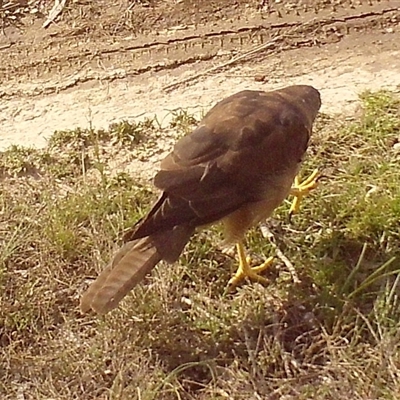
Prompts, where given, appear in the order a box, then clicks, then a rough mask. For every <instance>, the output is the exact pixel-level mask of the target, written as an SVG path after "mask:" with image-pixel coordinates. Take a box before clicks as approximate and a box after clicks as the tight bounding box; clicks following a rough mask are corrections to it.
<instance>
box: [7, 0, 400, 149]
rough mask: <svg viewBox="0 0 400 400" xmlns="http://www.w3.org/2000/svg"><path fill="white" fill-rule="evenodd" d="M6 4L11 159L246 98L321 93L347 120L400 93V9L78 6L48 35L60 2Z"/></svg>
mask: <svg viewBox="0 0 400 400" xmlns="http://www.w3.org/2000/svg"><path fill="white" fill-rule="evenodd" d="M110 3H112V5H110ZM1 4H3V6H0V24H1V25H0V27H2V28H3V29H2V31H3V32H2V33H0V59H1V62H0V111H1V112H0V149H4V148H6V147H8V146H9V145H11V144H20V145H31V146H44V145H45V143H46V138H48V137H49V136H50V135H51V134H52V133H53V132H54V131H55V130H62V129H69V128H74V127H77V126H80V127H87V126H89V125H91V126H93V127H96V128H97V127H107V126H108V125H109V124H110V123H112V122H116V121H119V120H122V119H129V120H131V119H137V118H138V119H142V118H143V117H144V116H157V119H158V120H159V121H160V122H161V123H162V124H165V123H167V122H168V119H169V117H170V116H171V111H172V110H176V109H180V108H184V109H188V110H189V111H190V112H193V113H200V112H202V111H204V110H205V109H207V108H209V107H210V106H211V105H212V104H214V103H215V102H216V101H217V100H219V99H221V98H223V97H224V96H226V95H228V94H231V93H233V92H236V91H239V90H242V89H245V88H247V89H248V88H251V89H271V88H277V87H281V86H285V85H288V84H292V83H305V84H312V85H314V86H315V87H317V88H318V89H319V90H320V91H321V93H322V97H323V109H322V111H323V112H329V113H341V115H350V114H351V113H353V111H354V108H355V107H357V96H358V94H359V93H360V92H362V91H364V90H366V89H372V90H375V89H380V88H388V89H392V90H399V88H400V86H399V85H400V3H399V1H398V0H394V1H391V0H380V1H377V0H362V1H353V0H331V1H324V0H296V1H283V0H275V1H266V0H264V1H262V0H258V1H255V0H249V1H239V0H237V1H228V0H218V1H209V0H201V1H194V0H159V1H157V0H134V1H122V0H120V1H116V2H108V1H98V2H91V1H86V0H76V1H71V2H68V3H67V5H66V7H65V8H64V10H63V12H62V14H61V16H60V17H58V18H57V19H56V20H55V21H54V22H53V23H52V24H51V25H50V26H49V27H48V28H47V29H44V28H42V24H43V22H44V21H45V19H46V18H47V15H48V13H49V11H50V9H51V8H52V6H53V2H50V1H43V0H42V1H33V2H32V1H30V2H26V1H24V2H22V1H10V2H8V3H7V4H6V5H4V3H3V2H2V3H1ZM6 6H7V7H8V8H7V7H6ZM2 7H3V8H2ZM160 145H162V144H161V143H160Z"/></svg>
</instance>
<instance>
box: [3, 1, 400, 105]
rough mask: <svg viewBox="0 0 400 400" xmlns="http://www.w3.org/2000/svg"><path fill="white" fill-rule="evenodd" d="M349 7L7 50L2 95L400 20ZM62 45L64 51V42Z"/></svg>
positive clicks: (398, 14) (304, 42) (302, 42)
mask: <svg viewBox="0 0 400 400" xmlns="http://www.w3.org/2000/svg"><path fill="white" fill-rule="evenodd" d="M351 11H352V13H351V14H350V15H340V13H338V15H337V16H333V17H329V16H328V17H324V16H320V17H315V16H312V18H311V16H308V19H305V17H303V18H302V21H299V20H297V21H291V22H288V21H283V22H280V23H275V24H269V25H265V24H264V25H262V24H257V25H250V26H242V27H236V28H234V29H233V28H231V29H222V30H214V31H207V30H206V28H201V29H200V28H199V29H198V30H197V31H196V32H192V33H190V34H182V32H178V33H177V34H175V35H174V36H173V37H170V38H165V39H161V40H160V39H157V40H150V41H147V42H141V40H136V41H134V42H133V43H132V44H130V43H129V42H128V44H127V43H122V42H121V41H119V42H117V43H115V44H112V45H110V44H109V43H105V44H103V45H96V46H93V44H92V43H90V44H88V45H86V46H85V45H84V44H83V45H82V46H78V47H76V46H75V47H76V48H75V49H74V48H73V47H72V46H71V49H70V51H68V52H66V51H63V52H61V51H59V52H56V51H55V49H54V48H53V47H52V46H50V50H52V51H53V54H48V55H47V57H39V58H37V57H36V58H35V57H31V56H30V53H29V51H28V50H27V49H26V54H25V56H24V57H21V54H20V53H19V52H18V51H16V52H12V51H9V52H7V53H4V54H3V55H4V57H3V63H2V66H0V81H2V82H3V85H2V87H0V98H1V97H3V98H11V97H13V96H22V95H40V94H50V93H54V92H59V91H61V90H65V89H68V88H71V87H73V86H75V85H79V84H82V83H85V82H88V81H91V80H103V81H104V80H115V79H121V78H126V77H129V76H133V75H140V74H143V73H146V72H148V71H153V72H158V71H162V70H169V69H175V68H177V67H179V66H181V65H183V64H193V63H198V62H199V61H208V60H212V59H215V60H219V61H223V60H226V59H229V58H230V57H232V55H234V54H238V53H245V52H246V51H249V50H250V49H252V48H253V47H254V46H257V45H262V44H263V43H267V44H268V43H269V42H270V41H271V40H272V41H273V45H271V46H266V47H265V48H264V49H263V50H264V52H266V51H268V52H280V51H285V50H288V49H292V48H296V47H308V46H313V45H324V44H328V43H332V42H336V41H340V40H341V39H342V38H343V37H345V36H346V35H351V34H352V33H360V32H365V33H368V32H370V31H372V30H374V29H384V28H386V29H388V28H390V27H391V26H393V25H397V24H398V21H399V20H400V7H387V6H386V5H384V4H383V3H377V4H376V5H375V6H370V7H368V11H365V12H361V13H360V12H359V10H357V9H355V10H351ZM271 44H272V43H271ZM56 47H57V46H56ZM58 47H59V49H61V45H60V46H58ZM117 65H118V68H116V66H117ZM49 77H51V78H52V79H48V78H49ZM26 79H28V80H30V81H32V80H33V81H38V80H40V81H41V82H40V83H41V84H40V85H39V84H36V85H32V86H33V87H32V88H30V89H27V88H26V86H25V85H23V87H22V88H21V87H19V85H16V81H21V80H22V81H24V80H26ZM49 80H50V82H49ZM7 81H8V82H9V84H8V85H7V84H6V82H7ZM46 81H47V82H46Z"/></svg>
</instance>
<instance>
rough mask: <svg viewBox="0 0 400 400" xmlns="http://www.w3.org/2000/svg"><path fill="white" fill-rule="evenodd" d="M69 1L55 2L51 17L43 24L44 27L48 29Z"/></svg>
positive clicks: (59, 0)
mask: <svg viewBox="0 0 400 400" xmlns="http://www.w3.org/2000/svg"><path fill="white" fill-rule="evenodd" d="M66 3H67V0H55V2H54V6H53V8H52V9H51V11H50V14H49V16H48V17H47V19H46V21H45V22H44V23H43V25H42V27H43V28H45V29H46V28H47V27H48V26H49V25H50V24H51V23H52V22H53V21H54V20H55V19H56V18H57V17H58V16H59V15H60V14H61V12H62V10H63V9H64V7H65V4H66Z"/></svg>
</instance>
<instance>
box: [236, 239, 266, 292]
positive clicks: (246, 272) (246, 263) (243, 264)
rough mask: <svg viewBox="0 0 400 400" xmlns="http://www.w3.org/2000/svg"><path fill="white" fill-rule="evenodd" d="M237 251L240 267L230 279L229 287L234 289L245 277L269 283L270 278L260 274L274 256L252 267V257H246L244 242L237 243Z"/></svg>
mask: <svg viewBox="0 0 400 400" xmlns="http://www.w3.org/2000/svg"><path fill="white" fill-rule="evenodd" d="M237 251H238V256H239V267H238V269H237V271H236V273H235V275H234V276H233V277H232V278H231V279H230V280H229V282H228V288H229V289H233V288H234V287H236V286H237V285H238V284H239V283H240V282H241V281H242V280H243V279H245V278H249V279H251V280H253V281H256V282H259V283H262V284H268V283H269V281H268V279H267V278H264V277H262V276H260V275H259V274H260V273H261V272H263V271H265V270H266V269H267V268H268V267H269V266H270V265H271V264H272V261H273V259H274V258H273V257H269V258H268V259H267V260H266V261H264V262H263V263H262V264H260V265H257V266H256V267H250V262H251V259H250V257H246V254H245V250H244V247H243V244H242V243H238V244H237Z"/></svg>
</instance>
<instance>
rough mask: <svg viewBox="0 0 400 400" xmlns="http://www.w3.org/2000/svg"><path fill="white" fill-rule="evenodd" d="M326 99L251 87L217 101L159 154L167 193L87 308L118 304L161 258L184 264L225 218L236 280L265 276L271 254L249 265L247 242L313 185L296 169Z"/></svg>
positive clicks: (103, 309) (132, 234) (86, 298)
mask: <svg viewBox="0 0 400 400" xmlns="http://www.w3.org/2000/svg"><path fill="white" fill-rule="evenodd" d="M320 106H321V100H320V94H319V92H318V91H317V90H316V89H314V88H313V87H312V86H307V85H295V86H289V87H286V88H283V89H280V90H274V91H271V92H263V91H252V90H245V91H242V92H239V93H236V94H234V95H232V96H230V97H227V98H226V99H224V100H222V101H220V102H219V103H217V104H216V105H215V106H214V107H213V108H212V109H211V110H210V111H209V112H208V113H207V114H206V115H205V117H204V119H203V120H202V121H201V122H200V124H199V126H198V127H197V128H196V129H195V130H194V131H193V132H191V133H190V134H189V135H187V136H185V137H183V138H181V139H180V140H179V141H178V142H177V143H176V144H175V147H174V149H173V151H172V152H171V153H170V154H169V155H168V156H167V157H166V158H165V159H164V160H163V161H162V163H161V168H160V171H159V172H158V173H157V174H156V176H155V178H154V185H155V186H156V187H157V188H158V189H160V190H161V191H162V194H161V195H160V197H159V199H158V200H157V202H156V203H155V204H154V205H153V207H152V208H151V210H150V211H149V213H148V214H147V215H146V216H145V217H144V218H142V219H141V220H140V221H138V222H137V223H136V225H135V226H134V227H133V228H132V229H131V230H130V231H129V232H128V233H127V234H126V235H125V236H124V241H125V244H124V246H123V247H122V248H121V249H120V250H119V251H118V252H117V254H116V255H115V257H114V259H113V260H112V261H111V263H110V264H109V265H108V266H107V267H106V268H105V270H104V271H103V272H102V273H101V274H100V275H99V277H98V278H97V279H96V280H95V281H94V282H93V283H92V284H91V285H90V287H89V288H88V290H87V291H86V292H85V293H84V295H83V297H82V299H81V310H82V311H83V312H87V311H89V310H90V309H92V310H94V311H96V312H97V313H99V314H104V313H107V312H108V311H110V310H112V309H114V308H115V307H116V306H117V305H118V303H119V302H120V301H121V299H122V298H123V297H124V296H125V295H126V294H127V293H128V292H129V291H130V290H132V288H133V287H134V286H135V285H137V284H138V283H139V282H140V281H141V280H142V279H143V277H144V276H145V275H146V274H148V273H149V272H150V271H151V270H152V269H153V268H154V267H155V266H156V265H157V263H158V262H159V261H161V260H164V261H166V262H168V263H173V262H175V261H177V259H178V258H179V256H180V254H181V252H182V251H183V248H184V247H185V245H186V243H187V242H188V241H189V239H190V237H191V236H192V234H193V233H194V232H195V230H196V228H198V227H204V226H206V225H209V224H213V223H216V222H219V221H221V222H222V223H223V224H224V234H225V240H224V243H227V244H229V243H231V244H233V243H235V244H236V245H237V249H238V256H239V268H238V271H237V273H236V274H235V276H234V277H233V278H232V279H231V280H230V284H232V285H235V284H236V283H237V282H238V281H239V280H240V279H242V278H243V277H249V278H252V279H255V280H258V281H261V282H264V281H266V279H264V278H262V277H261V276H259V272H261V271H263V270H264V269H265V268H266V267H267V266H268V265H269V264H270V262H271V260H270V259H269V260H267V261H266V262H265V263H264V264H262V265H261V266H258V267H254V268H251V267H250V265H249V262H248V260H247V259H246V255H245V251H244V247H243V244H242V240H243V238H244V236H245V233H246V231H247V230H248V229H249V228H250V227H252V226H254V225H256V224H258V223H259V222H260V221H262V220H265V219H266V218H268V217H269V216H270V215H271V214H272V212H273V211H274V209H275V208H276V207H278V206H279V205H280V204H281V203H282V201H283V200H284V199H285V198H286V197H287V196H288V195H289V194H293V195H294V196H295V202H294V203H293V205H292V208H291V210H290V212H291V213H292V212H295V211H297V210H298V207H299V200H300V199H301V197H302V196H303V195H304V194H306V193H308V192H309V191H310V190H311V189H312V188H314V187H315V186H316V181H315V177H316V173H313V175H312V176H311V177H310V178H309V179H307V180H306V181H305V182H303V183H300V182H299V181H298V178H297V174H298V172H299V168H300V165H301V162H302V158H303V156H304V153H305V151H306V149H307V146H308V142H309V139H310V135H311V130H312V125H313V123H314V120H315V117H316V115H317V113H318V111H319V108H320ZM293 182H294V183H295V184H294V186H292V184H293Z"/></svg>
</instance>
